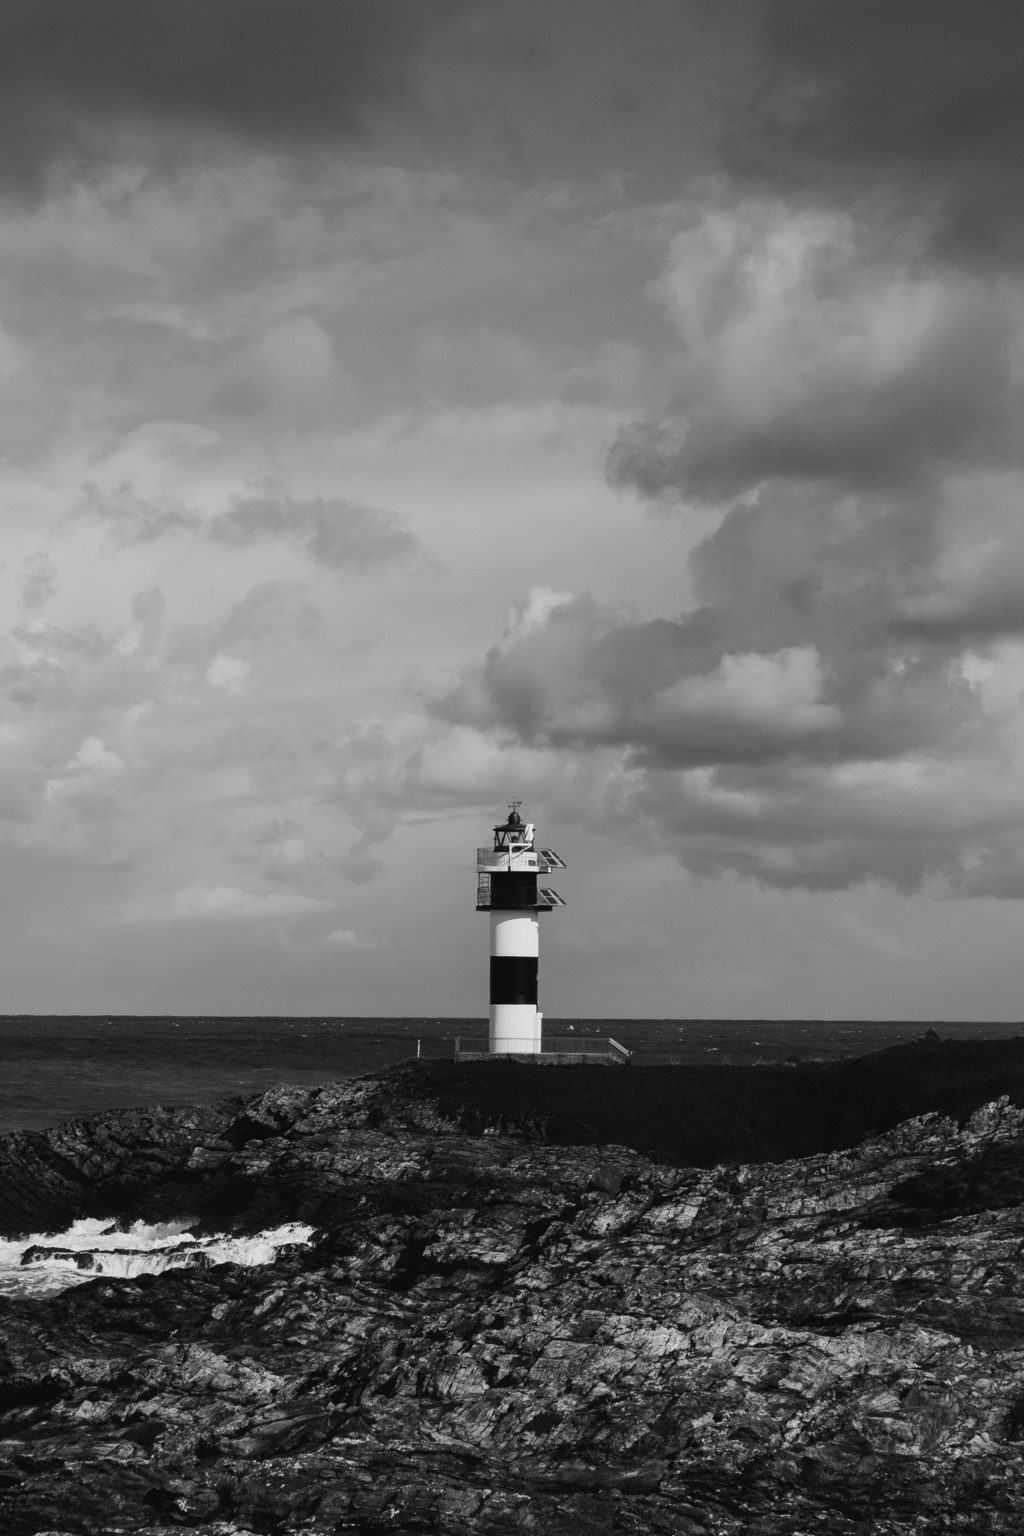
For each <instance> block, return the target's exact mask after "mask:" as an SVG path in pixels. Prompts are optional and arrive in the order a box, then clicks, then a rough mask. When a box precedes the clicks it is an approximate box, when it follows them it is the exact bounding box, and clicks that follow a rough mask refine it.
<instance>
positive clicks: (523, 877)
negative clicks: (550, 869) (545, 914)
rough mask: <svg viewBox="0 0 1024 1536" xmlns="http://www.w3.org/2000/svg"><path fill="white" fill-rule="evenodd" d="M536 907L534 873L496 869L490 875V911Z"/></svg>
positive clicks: (527, 910) (533, 909)
mask: <svg viewBox="0 0 1024 1536" xmlns="http://www.w3.org/2000/svg"><path fill="white" fill-rule="evenodd" d="M536 908H537V876H536V873H535V872H533V871H530V872H529V873H527V872H526V871H524V870H518V869H517V870H512V871H509V870H498V871H496V872H495V873H494V874H493V875H492V876H491V911H492V912H529V911H536Z"/></svg>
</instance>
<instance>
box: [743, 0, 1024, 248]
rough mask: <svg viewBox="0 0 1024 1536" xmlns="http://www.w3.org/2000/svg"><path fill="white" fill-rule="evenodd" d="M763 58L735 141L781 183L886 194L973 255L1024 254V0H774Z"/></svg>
mask: <svg viewBox="0 0 1024 1536" xmlns="http://www.w3.org/2000/svg"><path fill="white" fill-rule="evenodd" d="M749 14H750V16H751V20H752V23H753V25H754V26H755V28H757V30H758V44H759V48H758V55H759V57H758V67H757V69H756V71H755V72H753V73H752V76H751V79H752V80H753V81H754V82H755V83H754V84H753V86H752V87H751V88H750V89H749V90H748V94H747V97H746V100H745V101H744V102H741V101H739V100H737V101H736V102H734V111H735V116H734V121H733V126H732V129H731V132H730V134H729V138H728V140H727V143H726V145H725V149H726V154H727V158H728V160H729V162H730V164H731V166H732V168H733V170H734V171H736V172H737V173H738V174H739V175H740V176H741V177H744V178H747V179H748V180H749V181H751V182H753V183H754V184H757V185H760V186H769V187H771V188H772V189H773V190H777V191H780V192H782V193H784V194H785V193H792V192H797V193H799V192H805V193H810V194H811V195H814V196H818V197H823V198H825V199H833V198H836V197H838V198H839V199H840V200H845V199H847V198H849V197H850V196H851V195H859V194H861V193H866V194H869V195H871V194H882V195H883V196H884V195H886V194H889V195H891V197H892V198H893V199H894V200H895V202H894V205H893V207H892V208H891V209H890V212H892V213H894V214H897V215H898V216H899V217H900V218H903V217H905V216H906V215H907V214H910V215H911V216H914V215H925V216H927V217H933V218H934V219H935V221H936V223H935V229H936V233H937V241H938V246H939V248H940V249H942V250H943V251H944V252H945V253H946V254H949V255H952V256H955V257H958V258H964V259H967V260H970V261H983V262H984V261H990V260H996V261H1009V262H1011V263H1014V264H1015V263H1017V262H1019V261H1020V260H1021V259H1022V258H1024V203H1022V201H1021V197H1020V166H1021V163H1022V157H1024V92H1022V91H1021V59H1022V56H1024V7H1022V6H1021V5H1020V4H1019V3H1018V0H985V3H984V4H981V5H972V4H970V3H969V0H838V3H836V4H822V3H821V0H767V3H766V4H764V5H763V6H757V7H753V8H752V9H751V11H750V13H749Z"/></svg>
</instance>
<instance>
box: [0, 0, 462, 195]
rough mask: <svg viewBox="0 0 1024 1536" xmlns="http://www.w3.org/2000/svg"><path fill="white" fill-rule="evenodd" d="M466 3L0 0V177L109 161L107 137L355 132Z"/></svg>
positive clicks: (18, 183) (323, 136) (302, 138)
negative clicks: (121, 133) (163, 130)
mask: <svg viewBox="0 0 1024 1536" xmlns="http://www.w3.org/2000/svg"><path fill="white" fill-rule="evenodd" d="M461 9H462V5H461V3H460V0H386V3H381V0H88V3H78V0H70V3H69V0H0V167H2V170H0V177H2V180H3V183H4V184H6V186H7V187H8V188H9V189H11V188H13V189H16V190H23V191H32V190H35V189H36V188H37V187H38V186H39V184H40V182H41V180H42V179H43V178H44V177H45V173H46V171H47V169H48V168H49V167H50V166H51V165H52V164H53V163H54V162H55V161H62V160H66V161H68V162H70V163H71V164H72V165H73V166H74V165H75V164H78V163H81V162H85V163H88V162H90V161H91V160H92V159H94V158H97V157H99V158H104V157H105V156H106V154H107V153H109V152H110V150H109V146H108V147H107V148H104V142H105V141H104V132H105V130H109V129H115V130H127V131H128V132H129V133H131V132H132V131H136V130H138V129H140V128H142V129H145V128H147V127H150V126H160V127H169V128H171V129H174V128H179V127H180V128H183V129H185V130H186V131H189V132H194V131H195V130H196V129H203V128H207V129H217V130H226V131H228V132H231V133H235V134H238V135H244V136H246V137H247V138H250V139H253V140H256V141H263V142H265V143H267V144H275V143H282V144H289V143H294V142H308V141H312V142H324V143H326V142H329V141H331V140H334V139H339V138H344V137H348V136H352V135H355V134H358V133H359V132H360V131H361V130H362V128H363V125H364V123H365V121H366V119H367V116H368V115H369V114H371V113H372V112H373V110H374V109H376V108H379V107H381V106H382V105H386V104H387V103H388V101H390V100H391V99H393V98H395V97H397V96H400V95H401V94H402V93H403V92H405V91H407V90H409V89H410V88H411V87H410V78H411V67H412V64H413V61H414V59H415V56H416V53H417V50H418V48H419V47H420V45H421V43H422V41H423V39H424V37H425V36H426V35H427V34H428V33H430V32H431V31H433V32H435V33H436V31H437V29H438V28H440V27H443V25H444V24H445V23H446V21H447V20H448V19H449V18H452V17H454V16H456V15H457V14H458V13H459V12H460V11H461Z"/></svg>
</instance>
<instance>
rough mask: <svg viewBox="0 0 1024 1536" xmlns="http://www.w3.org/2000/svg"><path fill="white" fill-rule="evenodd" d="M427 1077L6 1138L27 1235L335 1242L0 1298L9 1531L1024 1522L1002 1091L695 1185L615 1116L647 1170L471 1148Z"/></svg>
mask: <svg viewBox="0 0 1024 1536" xmlns="http://www.w3.org/2000/svg"><path fill="white" fill-rule="evenodd" d="M921 1049H922V1050H924V1051H926V1052H931V1053H932V1055H933V1056H935V1053H936V1052H939V1051H940V1047H939V1046H937V1045H936V1044H935V1043H934V1042H927V1043H924V1044H923V1045H922V1046H921ZM936 1059H937V1058H936ZM904 1060H905V1056H904V1057H901V1058H900V1061H899V1063H898V1065H899V1066H900V1070H901V1071H902V1063H903V1061H904ZM982 1066H983V1069H984V1070H983V1071H982V1073H981V1080H982V1081H983V1082H984V1083H985V1084H986V1085H987V1086H991V1082H992V1079H993V1075H994V1072H993V1069H992V1064H991V1062H988V1063H985V1062H983V1063H982ZM489 1070H490V1069H488V1068H484V1069H482V1076H486V1075H487V1073H488V1072H489ZM501 1070H502V1069H499V1072H500V1071H501ZM525 1070H527V1071H528V1070H529V1069H525ZM566 1070H567V1071H568V1072H570V1073H571V1072H572V1071H573V1070H574V1069H566ZM579 1070H580V1071H583V1072H585V1071H587V1069H579ZM595 1070H597V1069H595ZM631 1070H632V1069H631ZM785 1070H786V1073H787V1074H788V1075H789V1076H790V1077H791V1076H792V1075H793V1073H794V1072H795V1071H796V1070H797V1069H785ZM557 1071H558V1069H557V1068H545V1069H544V1071H543V1072H537V1073H536V1077H538V1078H540V1077H547V1075H548V1074H550V1073H555V1072H557ZM873 1074H874V1081H875V1083H876V1085H877V1084H879V1083H881V1085H882V1092H883V1096H885V1093H887V1092H889V1091H888V1089H887V1088H886V1084H885V1064H884V1062H883V1063H882V1065H881V1066H879V1063H878V1062H877V1061H876V1063H875V1066H874V1069H873ZM626 1075H628V1074H622V1073H612V1072H606V1073H605V1074H603V1079H604V1081H605V1082H606V1083H607V1084H609V1086H608V1087H607V1088H606V1089H604V1090H601V1091H603V1092H605V1093H608V1094H611V1093H612V1092H614V1088H613V1086H612V1083H611V1080H612V1079H614V1078H617V1077H623V1076H626ZM497 1080H498V1079H497V1077H492V1078H491V1080H490V1085H488V1086H487V1087H486V1092H487V1093H491V1092H493V1091H494V1088H493V1084H494V1083H495V1082H496V1081H497ZM433 1081H434V1084H435V1091H434V1093H433V1097H432V1096H431V1092H430V1090H429V1085H430V1082H431V1078H430V1076H429V1075H427V1076H422V1075H420V1076H417V1075H416V1074H415V1073H410V1072H396V1073H389V1074H383V1075H382V1076H381V1077H379V1078H376V1079H364V1080H361V1081H360V1082H358V1083H350V1084H336V1085H325V1086H324V1087H323V1088H321V1089H281V1090H276V1091H275V1092H274V1093H272V1094H266V1095H261V1096H260V1097H259V1098H257V1099H254V1100H252V1101H250V1102H248V1103H246V1104H240V1103H237V1102H234V1103H228V1104H225V1105H222V1106H219V1107H217V1108H215V1109H211V1110H209V1111H207V1110H203V1111H196V1112H188V1113H184V1112H183V1113H181V1114H179V1115H174V1114H171V1113H170V1112H167V1111H152V1112H145V1113H143V1112H137V1113H136V1114H135V1115H131V1116H130V1115H123V1116H115V1117H110V1118H109V1119H108V1120H106V1121H102V1122H76V1123H75V1124H73V1125H72V1126H70V1127H60V1128H57V1129H56V1130H55V1131H53V1132H48V1133H46V1135H45V1136H42V1137H39V1138H36V1139H34V1140H30V1139H28V1138H8V1141H7V1148H6V1153H7V1156H8V1163H7V1164H4V1168H5V1169H6V1167H8V1166H9V1167H10V1168H11V1169H12V1170H13V1171H14V1172H16V1174H17V1182H16V1184H15V1185H13V1186H9V1187H8V1193H7V1197H6V1198H7V1206H6V1211H7V1218H6V1219H7V1223H8V1230H9V1231H10V1230H11V1229H12V1228H13V1229H17V1230H20V1231H23V1232H24V1231H27V1230H30V1227H31V1222H32V1220H33V1219H34V1217H35V1215H36V1214H37V1213H38V1211H39V1210H40V1209H46V1210H49V1211H54V1210H58V1209H62V1206H61V1202H62V1201H65V1200H66V1201H67V1202H68V1203H69V1215H74V1216H81V1215H87V1214H98V1213H101V1214H103V1215H108V1214H109V1215H110V1216H111V1217H112V1218H117V1219H118V1221H119V1223H120V1225H121V1226H122V1227H126V1226H127V1225H128V1224H129V1223H130V1222H131V1221H132V1220H133V1219H140V1218H141V1219H150V1220H152V1219H156V1218H160V1219H164V1218H166V1217H167V1215H168V1213H174V1214H175V1215H176V1216H178V1217H180V1216H182V1215H184V1214H189V1215H192V1216H195V1217H196V1218H197V1219H198V1221H199V1222H200V1223H202V1224H204V1225H205V1226H206V1227H207V1229H210V1228H212V1227H213V1226H214V1225H216V1224H217V1223H221V1224H223V1225H225V1226H231V1227H233V1228H234V1229H236V1230H241V1231H253V1230H255V1229H256V1228H257V1227H258V1226H259V1225H260V1224H261V1223H270V1222H273V1223H276V1222H278V1221H280V1220H281V1219H282V1218H283V1219H287V1220H303V1219H305V1220H308V1221H311V1222H313V1223H314V1224H315V1225H316V1227H317V1229H318V1230H317V1234H316V1237H315V1239H314V1241H313V1242H312V1243H311V1244H310V1245H308V1246H301V1245H293V1246H291V1247H289V1248H287V1249H282V1250H281V1252H280V1253H279V1256H278V1259H277V1261H276V1262H275V1263H273V1264H270V1265H266V1266H265V1267H262V1268H241V1267H239V1266H236V1265H215V1266H213V1267H211V1268H206V1269H202V1268H200V1269H194V1270H191V1269H190V1270H173V1271H168V1272H166V1273H163V1274H159V1275H139V1276H137V1277H135V1278H131V1279H109V1278H106V1277H100V1278H97V1279H94V1280H89V1281H87V1282H86V1283H84V1284H78V1285H75V1286H74V1287H73V1288H71V1289H68V1290H66V1291H64V1292H62V1293H60V1294H58V1295H55V1296H51V1297H49V1298H45V1299H41V1300H29V1299H5V1300H2V1301H0V1339H2V1346H3V1351H2V1360H0V1528H2V1529H3V1530H4V1532H5V1533H9V1536H30V1533H32V1536H39V1533H41V1532H44V1531H49V1532H60V1533H62V1536H99V1533H114V1532H118V1533H120V1532H126V1533H127V1532H132V1533H137V1536H170V1533H171V1532H173V1531H181V1530H182V1529H188V1530H190V1531H193V1532H199V1533H205V1536H265V1533H288V1532H296V1533H298V1532H303V1533H311V1536H316V1533H321V1532H322V1533H327V1532H344V1531H349V1532H358V1533H361V1536H372V1533H375V1532H385V1531H388V1532H396V1531H397V1532H403V1533H412V1532H431V1531H433V1532H438V1533H451V1536H477V1533H480V1536H484V1533H486V1536H491V1533H494V1536H498V1533H512V1532H526V1531H531V1532H543V1533H547V1532H549V1531H556V1530H557V1531H559V1532H563V1531H564V1532H568V1533H577V1532H579V1533H583V1532H594V1533H595V1536H596V1533H598V1532H600V1533H602V1536H608V1533H612V1536H633V1533H635V1536H641V1533H644V1536H647V1533H658V1532H664V1533H665V1536H668V1533H671V1536H679V1533H689V1536H705V1533H712V1532H714V1533H718V1536H721V1533H729V1536H741V1533H742V1536H747V1533H760V1536H776V1533H778V1536H782V1533H789V1536H798V1533H799V1536H805V1533H807V1536H809V1533H810V1532H815V1533H817V1532H834V1533H837V1536H838V1533H842V1536H854V1533H857V1536H868V1533H870V1536H910V1533H911V1532H913V1533H914V1536H920V1533H926V1536H927V1533H936V1536H938V1533H939V1532H943V1533H945V1532H955V1531H963V1532H977V1533H979V1536H980V1533H982V1532H985V1533H986V1536H993V1533H995V1536H998V1533H1010V1532H1014V1533H1018V1532H1019V1530H1020V1529H1021V1526H1022V1523H1024V1294H1022V1293H1021V1287H1020V1263H1021V1255H1022V1253H1024V1208H1022V1206H1021V1204H1020V1203H1019V1201H1018V1199H1017V1198H1016V1197H1017V1194H1018V1192H1019V1191H1021V1190H1024V1112H1022V1111H1021V1109H1019V1108H1018V1107H1016V1106H1015V1105H1014V1104H1013V1103H1012V1102H1011V1100H1010V1098H1009V1097H1006V1096H1004V1097H1002V1098H999V1099H997V1100H996V1101H995V1102H993V1103H990V1104H988V1105H983V1106H982V1105H978V1104H977V1103H976V1102H975V1103H972V1102H970V1099H971V1094H968V1095H967V1099H968V1102H967V1103H966V1105H965V1104H964V1103H963V1102H962V1095H963V1092H965V1091H966V1090H964V1089H963V1087H962V1085H961V1086H960V1087H959V1088H958V1089H957V1092H958V1093H960V1094H961V1102H960V1103H959V1104H958V1106H957V1107H958V1109H959V1110H960V1111H961V1118H960V1119H958V1118H954V1117H951V1115H950V1114H949V1113H944V1114H940V1113H935V1112H933V1113H927V1114H924V1115H921V1116H918V1117H916V1118H914V1119H911V1120H909V1121H905V1122H902V1123H899V1124H892V1125H890V1126H889V1128H887V1129H885V1130H884V1131H883V1133H882V1134H880V1135H876V1136H874V1137H872V1138H870V1139H868V1140H866V1141H864V1142H863V1143H861V1144H859V1145H851V1146H847V1147H845V1148H842V1147H840V1146H837V1145H836V1134H837V1133H836V1132H835V1131H834V1129H833V1130H831V1131H829V1129H828V1127H827V1126H823V1127H819V1132H820V1134H819V1144H820V1150H818V1151H817V1152H815V1153H813V1154H811V1155H809V1156H805V1157H802V1158H795V1159H789V1160H785V1161H779V1162H768V1161H763V1162H752V1161H749V1160H747V1161H743V1160H739V1159H736V1160H734V1161H732V1162H729V1163H721V1164H718V1165H716V1166H711V1167H708V1166H696V1165H690V1166H678V1165H674V1164H673V1163H672V1162H671V1161H668V1160H664V1159H663V1160H662V1161H654V1160H652V1159H650V1158H648V1157H646V1156H644V1155H643V1154H642V1153H641V1151H639V1150H637V1147H636V1145H635V1143H636V1142H638V1141H641V1140H642V1138H643V1136H646V1135H650V1126H649V1124H648V1125H643V1124H637V1125H634V1126H633V1127H631V1126H630V1125H629V1124H628V1123H627V1122H626V1121H625V1120H624V1119H623V1118H622V1117H621V1116H620V1121H619V1125H620V1129H622V1130H624V1131H625V1132H626V1134H625V1135H623V1136H622V1140H623V1142H625V1141H627V1140H629V1139H630V1137H632V1140H633V1142H634V1145H632V1146H630V1145H625V1144H623V1145H607V1144H601V1145H579V1144H577V1145H572V1144H568V1143H566V1142H565V1141H563V1139H562V1137H561V1134H560V1132H559V1127H558V1125H557V1124H555V1125H552V1124H548V1125H547V1126H546V1127H545V1128H544V1129H543V1135H544V1137H545V1138H546V1139H544V1140H530V1139H527V1138H526V1137H525V1136H523V1135H515V1136H514V1135H509V1134H501V1133H499V1134H494V1132H495V1124H494V1122H493V1119H489V1118H488V1114H486V1113H484V1109H483V1108H482V1107H481V1103H480V1102H477V1103H476V1104H475V1106H470V1107H471V1108H472V1110H473V1117H472V1118H473V1126H474V1132H475V1133H474V1134H470V1133H469V1132H468V1131H467V1129H466V1124H467V1115H466V1113H464V1112H463V1109H460V1107H459V1103H458V1101H457V1100H456V1099H454V1098H453V1096H452V1090H451V1086H450V1079H448V1078H446V1077H445V1076H444V1074H440V1075H438V1076H435V1078H434V1079H433ZM509 1081H512V1079H511V1078H510V1079H509ZM569 1081H570V1082H571V1081H572V1079H571V1077H570V1079H569ZM863 1081H865V1082H866V1081H868V1077H867V1075H866V1074H865V1075H864V1077H863ZM1010 1086H1011V1089H1013V1091H1014V1092H1015V1091H1016V1089H1015V1086H1014V1084H1013V1083H1012V1082H1011V1085H1010ZM538 1091H541V1090H538ZM549 1091H550V1090H549V1089H548V1088H546V1087H545V1088H544V1089H543V1092H544V1093H547V1092H549ZM588 1091H590V1090H588ZM593 1091H595V1092H596V1091H597V1090H596V1089H595V1090H593ZM631 1092H632V1093H633V1095H634V1097H635V1095H636V1093H637V1092H638V1090H637V1089H636V1088H635V1087H634V1088H633V1089H632V1090H631ZM789 1092H790V1090H789V1089H788V1088H787V1090H786V1096H785V1097H784V1099H783V1100H782V1101H781V1102H782V1104H783V1107H785V1104H786V1103H788V1095H789ZM900 1092H901V1093H902V1090H901V1091H900ZM942 1092H943V1094H944V1095H946V1098H947V1101H948V1097H949V1092H950V1090H949V1078H948V1075H947V1077H946V1078H945V1079H944V1086H943V1089H942ZM971 1092H972V1093H973V1089H972V1090H971ZM482 1093H483V1090H481V1094H482ZM889 1098H890V1100H892V1101H893V1102H896V1100H898V1099H899V1100H900V1102H902V1099H900V1094H896V1093H895V1092H890V1093H889ZM945 1107H947V1108H948V1102H947V1105H946V1106H945ZM513 1108H514V1106H513ZM964 1108H967V1109H973V1110H974V1111H975V1112H974V1113H972V1114H966V1115H964V1114H963V1113H962V1112H963V1110H964ZM854 1109H855V1110H856V1115H859V1114H860V1113H861V1109H860V1108H858V1107H857V1106H856V1105H855V1106H854ZM588 1112H591V1113H592V1112H593V1111H592V1110H591V1111H588ZM501 1113H502V1115H503V1116H504V1117H505V1119H506V1121H507V1120H509V1119H510V1118H514V1115H510V1114H509V1113H508V1112H507V1107H506V1108H503V1109H502V1111H501ZM844 1113H845V1114H846V1115H847V1116H853V1118H856V1115H855V1114H854V1111H853V1110H850V1109H849V1108H848V1109H847V1111H845V1112H844ZM529 1114H530V1115H531V1116H532V1115H533V1114H534V1110H533V1109H530V1110H529ZM843 1123H844V1124H845V1123H847V1122H846V1120H844V1122H843ZM766 1124H767V1120H766V1119H765V1118H764V1117H763V1118H762V1125H766ZM534 1131H535V1132H536V1131H537V1125H536V1124H534ZM769 1132H770V1135H771V1136H773V1137H774V1136H775V1135H776V1131H775V1130H774V1129H772V1128H771V1127H769ZM802 1134H806V1127H805V1128H804V1132H803V1133H802ZM133 1136H137V1137H138V1146H139V1148H140V1152H141V1155H140V1157H139V1158H138V1159H137V1160H136V1159H135V1158H134V1156H133V1150H132V1148H133V1141H132V1137H133ZM737 1140H738V1142H742V1143H743V1144H748V1143H749V1140H750V1137H749V1135H748V1133H747V1132H744V1133H743V1136H742V1137H739V1138H737ZM86 1169H88V1170H91V1171H90V1172H89V1173H88V1174H86V1172H85V1171H84V1170H86ZM33 1181H34V1182H33ZM19 1201H20V1202H21V1203H20V1204H19V1203H18V1202H19ZM76 1201H77V1204H76V1203H74V1202H76ZM90 1201H92V1202H93V1206H92V1209H90V1208H89V1206H90ZM126 1241H127V1240H126Z"/></svg>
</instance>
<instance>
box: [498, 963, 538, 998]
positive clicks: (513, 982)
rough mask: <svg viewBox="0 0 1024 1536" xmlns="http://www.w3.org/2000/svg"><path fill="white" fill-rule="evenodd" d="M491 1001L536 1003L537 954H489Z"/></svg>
mask: <svg viewBox="0 0 1024 1536" xmlns="http://www.w3.org/2000/svg"><path fill="white" fill-rule="evenodd" d="M491 1002H492V1003H532V1004H533V1005H534V1007H536V1005H537V956H536V955H492V956H491Z"/></svg>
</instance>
